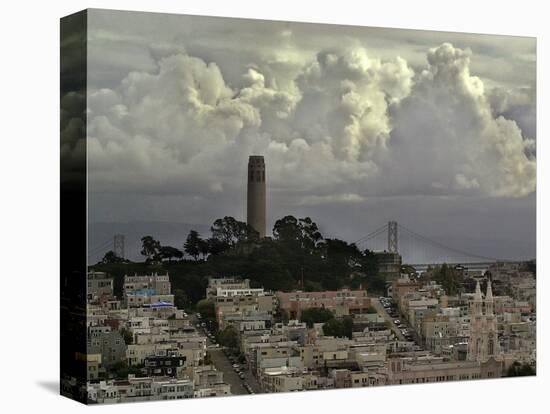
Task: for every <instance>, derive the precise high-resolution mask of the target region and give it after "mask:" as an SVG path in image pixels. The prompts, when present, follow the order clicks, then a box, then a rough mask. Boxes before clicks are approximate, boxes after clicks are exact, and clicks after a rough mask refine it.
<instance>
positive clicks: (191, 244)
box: [183, 230, 202, 260]
mask: <svg viewBox="0 0 550 414" xmlns="http://www.w3.org/2000/svg"><path fill="white" fill-rule="evenodd" d="M201 243H202V239H201V236H200V235H199V233H198V232H197V231H196V230H191V231H190V232H189V234H188V235H187V239H186V240H185V243H184V245H183V250H184V251H185V253H187V254H188V255H189V256H191V257H192V258H193V259H195V260H197V259H198V257H199V254H200V253H201Z"/></svg>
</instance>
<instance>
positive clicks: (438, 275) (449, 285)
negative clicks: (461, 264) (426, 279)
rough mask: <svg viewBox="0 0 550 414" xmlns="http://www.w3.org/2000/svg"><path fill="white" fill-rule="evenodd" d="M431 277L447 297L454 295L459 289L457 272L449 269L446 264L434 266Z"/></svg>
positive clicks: (459, 279)
mask: <svg viewBox="0 0 550 414" xmlns="http://www.w3.org/2000/svg"><path fill="white" fill-rule="evenodd" d="M432 275H433V276H432V277H433V279H434V280H435V281H437V283H439V284H441V286H442V287H443V289H445V292H446V293H447V295H456V294H457V293H458V291H459V289H460V287H461V278H460V275H459V272H457V271H455V269H453V268H451V267H449V266H448V265H447V264H446V263H443V264H442V265H441V266H436V267H435V268H434V270H433V273H432Z"/></svg>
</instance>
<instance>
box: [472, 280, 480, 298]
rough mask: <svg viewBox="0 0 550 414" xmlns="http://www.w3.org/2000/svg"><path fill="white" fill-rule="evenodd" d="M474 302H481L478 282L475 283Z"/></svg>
mask: <svg viewBox="0 0 550 414" xmlns="http://www.w3.org/2000/svg"><path fill="white" fill-rule="evenodd" d="M474 300H475V301H481V286H480V284H479V280H478V281H477V282H476V293H475V294H474Z"/></svg>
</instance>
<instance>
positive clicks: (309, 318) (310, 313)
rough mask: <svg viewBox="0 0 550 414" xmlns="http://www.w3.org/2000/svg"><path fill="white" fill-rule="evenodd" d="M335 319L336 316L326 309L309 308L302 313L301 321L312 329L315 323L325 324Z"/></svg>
mask: <svg viewBox="0 0 550 414" xmlns="http://www.w3.org/2000/svg"><path fill="white" fill-rule="evenodd" d="M332 318H334V314H333V313H332V312H331V311H330V310H328V309H325V308H309V309H304V310H303V311H302V314H301V317H300V321H301V322H305V323H306V325H307V327H308V328H312V327H313V324H314V323H324V322H326V321H328V320H329V319H332Z"/></svg>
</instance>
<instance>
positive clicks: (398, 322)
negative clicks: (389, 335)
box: [393, 319, 401, 325]
mask: <svg viewBox="0 0 550 414" xmlns="http://www.w3.org/2000/svg"><path fill="white" fill-rule="evenodd" d="M393 323H395V324H396V325H399V324H400V323H401V321H400V320H399V319H396V320H395V321H393Z"/></svg>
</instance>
